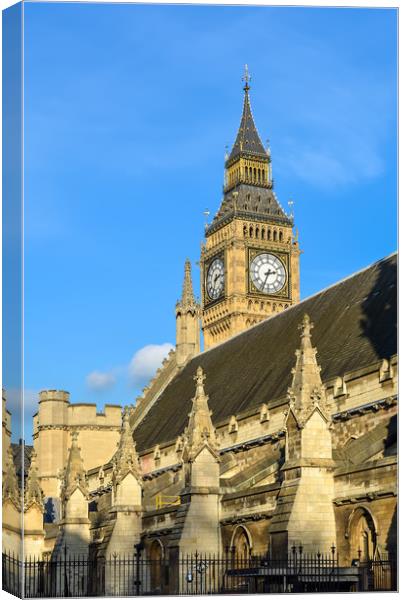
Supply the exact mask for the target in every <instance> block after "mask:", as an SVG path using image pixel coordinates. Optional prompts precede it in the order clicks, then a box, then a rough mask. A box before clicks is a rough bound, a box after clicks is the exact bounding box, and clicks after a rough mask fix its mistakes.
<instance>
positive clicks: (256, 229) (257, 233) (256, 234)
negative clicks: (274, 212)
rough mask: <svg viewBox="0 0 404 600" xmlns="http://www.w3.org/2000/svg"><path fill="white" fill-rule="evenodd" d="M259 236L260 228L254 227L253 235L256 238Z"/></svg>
mask: <svg viewBox="0 0 404 600" xmlns="http://www.w3.org/2000/svg"><path fill="white" fill-rule="evenodd" d="M259 236H260V230H259V228H258V227H256V228H255V237H256V238H257V239H258V238H259Z"/></svg>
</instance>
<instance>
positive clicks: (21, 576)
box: [2, 549, 397, 598]
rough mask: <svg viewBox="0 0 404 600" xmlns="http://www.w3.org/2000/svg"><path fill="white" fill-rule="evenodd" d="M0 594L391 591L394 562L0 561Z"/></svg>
mask: <svg viewBox="0 0 404 600" xmlns="http://www.w3.org/2000/svg"><path fill="white" fill-rule="evenodd" d="M2 572H3V589H4V590H6V591H7V592H10V593H11V594H13V595H15V596H19V597H26V598H45V597H46V598H49V597H50V598H66V597H85V596H121V597H122V596H146V595H160V594H164V595H166V594H181V595H191V594H192V595H195V594H200V595H203V594H236V593H238V594H243V593H246V594H252V593H267V592H272V593H282V592H300V593H302V592H337V591H393V590H396V589H397V570H396V560H395V558H394V557H393V558H392V557H383V558H379V559H378V560H370V561H361V560H360V558H359V559H354V560H353V561H352V564H351V565H348V566H346V565H341V564H340V563H339V559H338V554H337V553H336V552H335V549H333V551H332V552H331V554H329V555H324V554H313V555H310V554H303V552H302V551H297V550H296V549H292V552H291V553H290V554H289V555H288V556H286V557H285V558H283V559H279V558H272V557H270V556H268V555H261V556H258V555H253V554H251V555H248V556H238V555H236V553H235V552H227V553H225V554H224V555H221V556H217V555H208V554H206V555H205V554H204V555H202V554H199V553H194V554H192V555H188V556H176V557H175V558H174V559H173V557H171V558H170V560H169V558H168V557H167V558H165V557H162V558H161V559H156V560H152V559H149V558H145V557H144V556H143V555H141V554H140V553H136V552H135V553H134V554H133V555H129V556H122V555H119V556H118V555H113V556H111V557H108V558H104V557H97V558H91V557H90V558H89V557H84V556H83V557H80V556H71V555H69V554H68V553H67V552H66V551H65V552H64V553H62V555H61V556H58V557H57V558H54V557H47V558H44V559H42V560H38V559H36V558H30V557H28V558H26V560H25V561H24V562H22V561H21V560H19V559H17V558H16V557H15V556H13V555H9V554H4V553H3V556H2Z"/></svg>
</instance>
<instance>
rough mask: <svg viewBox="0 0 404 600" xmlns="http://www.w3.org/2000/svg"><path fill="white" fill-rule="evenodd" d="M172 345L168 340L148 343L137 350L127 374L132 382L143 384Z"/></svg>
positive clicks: (153, 372) (151, 375)
mask: <svg viewBox="0 0 404 600" xmlns="http://www.w3.org/2000/svg"><path fill="white" fill-rule="evenodd" d="M173 348H174V347H173V345H172V344H170V343H169V342H166V343H164V344H149V345H147V346H144V347H143V348H141V349H140V350H138V351H137V352H136V353H135V354H134V355H133V358H132V360H131V362H130V365H129V376H130V378H131V380H132V382H133V383H135V384H143V383H145V382H147V381H148V380H149V379H150V378H151V377H153V375H154V374H155V372H156V370H157V369H158V367H159V366H160V365H161V363H162V362H163V360H164V358H165V357H166V356H167V354H168V353H169V352H170V350H172V349H173Z"/></svg>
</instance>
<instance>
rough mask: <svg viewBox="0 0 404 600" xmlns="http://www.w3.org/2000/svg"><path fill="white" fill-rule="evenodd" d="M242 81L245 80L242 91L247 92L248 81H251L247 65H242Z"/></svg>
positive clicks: (248, 87)
mask: <svg viewBox="0 0 404 600" xmlns="http://www.w3.org/2000/svg"><path fill="white" fill-rule="evenodd" d="M242 81H245V85H244V91H245V92H248V90H249V89H250V86H249V83H250V81H251V75H250V73H249V72H248V65H244V75H243V77H242Z"/></svg>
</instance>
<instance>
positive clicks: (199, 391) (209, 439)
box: [183, 367, 219, 460]
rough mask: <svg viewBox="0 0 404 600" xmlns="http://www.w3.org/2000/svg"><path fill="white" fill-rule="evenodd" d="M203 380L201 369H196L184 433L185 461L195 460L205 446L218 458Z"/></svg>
mask: <svg viewBox="0 0 404 600" xmlns="http://www.w3.org/2000/svg"><path fill="white" fill-rule="evenodd" d="M205 379H206V375H205V374H204V372H203V370H202V367H198V368H197V370H196V375H195V376H194V381H195V382H196V390H195V396H194V397H193V399H192V410H191V412H190V413H189V422H188V426H187V428H186V429H185V433H184V439H185V444H184V453H183V458H185V459H186V460H192V459H193V458H195V456H196V455H197V454H199V452H200V450H201V449H202V448H203V447H205V446H206V447H208V448H210V450H211V451H212V452H213V453H214V454H216V455H217V456H218V449H219V444H218V440H217V433H216V429H215V428H214V426H213V423H212V418H211V415H212V411H211V410H209V405H208V401H209V396H207V395H206V394H205V387H204V381H205Z"/></svg>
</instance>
